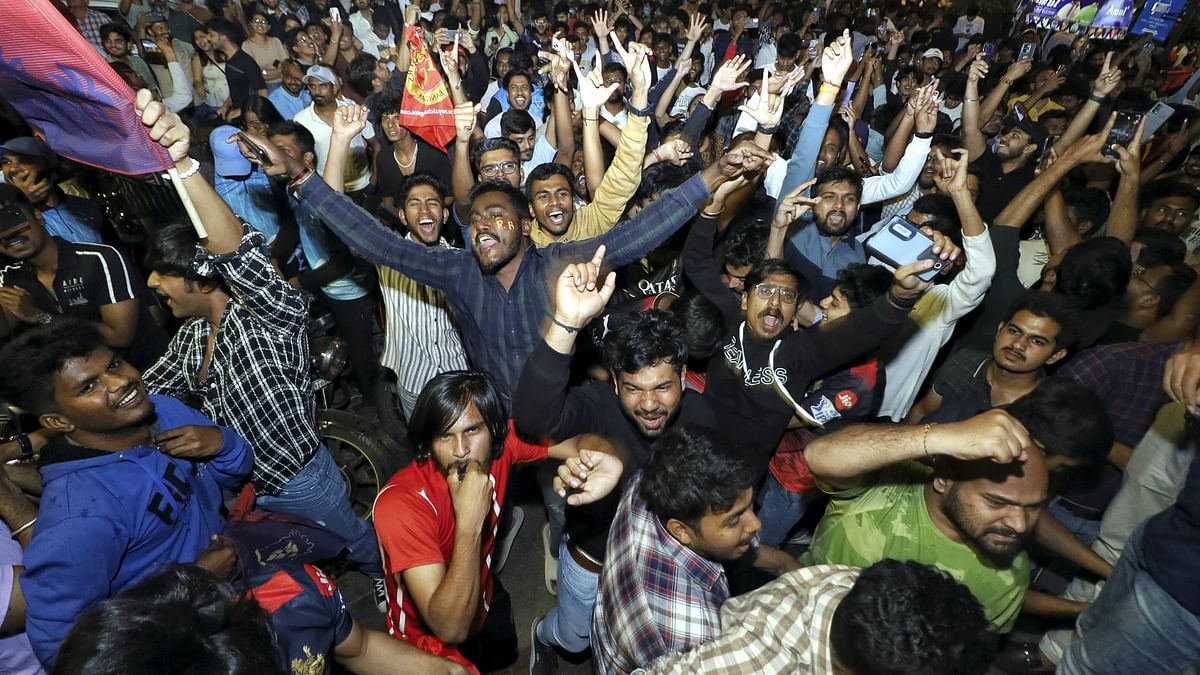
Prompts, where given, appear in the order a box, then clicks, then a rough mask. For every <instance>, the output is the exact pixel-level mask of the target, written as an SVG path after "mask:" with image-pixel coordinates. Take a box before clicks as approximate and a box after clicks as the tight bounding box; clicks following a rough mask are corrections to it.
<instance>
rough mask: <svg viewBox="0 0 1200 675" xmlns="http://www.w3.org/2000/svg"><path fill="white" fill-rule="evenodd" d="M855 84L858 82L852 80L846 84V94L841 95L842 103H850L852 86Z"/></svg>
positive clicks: (852, 91)
mask: <svg viewBox="0 0 1200 675" xmlns="http://www.w3.org/2000/svg"><path fill="white" fill-rule="evenodd" d="M856 86H858V83H857V82H855V81H854V80H850V82H848V83H847V84H846V94H845V95H844V96H842V105H850V101H852V100H854V88H855V87H856Z"/></svg>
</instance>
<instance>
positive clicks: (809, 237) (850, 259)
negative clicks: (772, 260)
mask: <svg viewBox="0 0 1200 675" xmlns="http://www.w3.org/2000/svg"><path fill="white" fill-rule="evenodd" d="M788 243H789V244H790V245H789V246H787V247H786V248H785V249H784V251H783V257H784V260H786V261H787V262H788V263H789V264H791V265H792V266H793V267H795V268H796V270H797V271H799V272H800V274H802V275H803V276H804V277H805V279H807V280H808V282H809V284H810V285H811V286H812V287H813V293H814V295H815V294H820V295H822V296H824V295H828V293H829V292H830V291H832V290H833V286H834V279H836V278H837V275H838V272H839V271H841V270H843V269H845V268H846V266H847V265H849V264H851V263H865V262H867V251H866V249H865V248H863V246H862V244H860V243H859V242H858V241H856V240H855V239H854V237H852V236H850V235H849V233H847V234H846V235H845V236H843V237H842V238H841V239H839V240H838V241H837V242H836V243H834V241H833V237H829V236H826V235H824V234H821V231H820V229H818V228H817V224H816V223H809V224H807V225H804V226H802V227H801V228H800V229H799V230H798V231H797V232H796V234H793V235H792V237H791V239H788Z"/></svg>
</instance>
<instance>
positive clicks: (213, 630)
mask: <svg viewBox="0 0 1200 675" xmlns="http://www.w3.org/2000/svg"><path fill="white" fill-rule="evenodd" d="M50 672H52V673H54V674H55V675H67V674H74V673H88V674H89V675H93V674H94V675H157V674H158V673H227V674H229V675H270V674H273V673H279V674H280V675H282V674H283V673H286V672H288V671H287V670H285V669H284V666H283V662H282V659H281V655H280V652H279V648H278V647H277V646H276V642H275V631H274V630H273V629H272V627H271V623H270V618H269V616H268V615H267V612H266V610H264V609H263V608H262V607H261V606H260V605H259V604H258V602H257V601H256V600H254V598H253V597H252V596H250V595H247V594H243V593H238V592H237V591H235V590H234V588H233V586H231V585H230V584H228V583H226V582H224V581H221V580H219V579H217V578H216V577H214V576H213V575H212V574H210V573H209V572H207V571H206V570H203V569H201V568H199V567H196V566H194V565H173V566H171V567H168V568H166V569H165V570H163V571H162V572H159V573H157V574H155V575H153V576H150V577H147V578H146V579H144V580H142V581H140V582H138V583H137V584H136V585H134V586H130V587H129V588H126V589H125V590H124V591H122V592H121V593H120V594H119V595H117V596H115V597H112V598H108V599H107V600H102V601H100V602H99V603H98V604H96V605H95V606H93V607H91V608H90V609H88V611H86V612H84V614H83V615H82V616H80V617H79V620H78V621H77V622H76V623H75V626H74V627H73V628H72V629H71V632H70V633H68V634H67V637H66V639H65V640H64V641H63V643H62V646H61V647H59V650H58V656H57V657H56V658H55V662H54V667H53V669H52V670H51V671H50Z"/></svg>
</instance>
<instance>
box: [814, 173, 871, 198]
mask: <svg viewBox="0 0 1200 675" xmlns="http://www.w3.org/2000/svg"><path fill="white" fill-rule="evenodd" d="M841 182H846V183H849V184H851V185H853V186H854V190H855V192H856V193H857V194H858V196H859V198H862V191H863V177H862V174H860V173H859V172H857V171H855V170H854V169H848V168H846V167H844V166H834V167H830V168H828V169H825V170H824V171H822V172H821V173H820V174H818V175H817V182H816V183H813V186H812V192H811V194H813V195H818V194H820V193H821V186H822V185H826V184H828V183H841Z"/></svg>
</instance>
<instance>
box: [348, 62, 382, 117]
mask: <svg viewBox="0 0 1200 675" xmlns="http://www.w3.org/2000/svg"><path fill="white" fill-rule="evenodd" d="M378 64H379V59H377V58H375V57H374V56H371V55H370V54H368V53H366V52H362V53H360V54H359V55H358V56H356V57H354V60H353V61H351V62H350V66H349V67H348V68H347V69H346V72H347V74H348V75H349V76H350V78H349V82H350V86H351V87H353V88H354V91H356V92H358V95H359V96H370V95H371V94H372V93H373V92H374V91H375V67H376V66H377V65H378ZM372 117H374V114H372Z"/></svg>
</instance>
